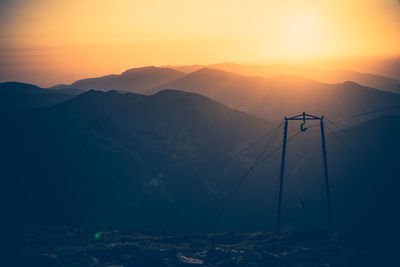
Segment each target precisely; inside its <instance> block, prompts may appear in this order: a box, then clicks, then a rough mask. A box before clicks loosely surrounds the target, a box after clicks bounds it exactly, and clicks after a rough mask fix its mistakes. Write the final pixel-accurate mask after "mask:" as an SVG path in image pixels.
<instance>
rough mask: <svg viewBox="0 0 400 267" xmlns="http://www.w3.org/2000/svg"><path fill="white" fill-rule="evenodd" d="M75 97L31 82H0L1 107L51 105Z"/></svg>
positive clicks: (24, 107)
mask: <svg viewBox="0 0 400 267" xmlns="http://www.w3.org/2000/svg"><path fill="white" fill-rule="evenodd" d="M71 97H73V95H72V94H70V93H67V92H61V91H60V92H56V91H52V90H47V89H43V88H40V87H37V86H35V85H31V84H25V83H17V82H6V83H0V109H26V108H36V107H49V106H51V105H54V104H57V103H59V102H62V101H64V100H67V99H69V98H71Z"/></svg>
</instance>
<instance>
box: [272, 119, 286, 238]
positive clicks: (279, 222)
mask: <svg viewBox="0 0 400 267" xmlns="http://www.w3.org/2000/svg"><path fill="white" fill-rule="evenodd" d="M284 127H285V128H284V130H283V146H282V160H281V176H280V178H279V195H278V214H277V216H276V230H275V231H276V233H278V234H279V232H280V227H281V207H282V193H283V192H282V191H283V176H284V174H285V158H286V141H287V131H288V121H287V119H286V117H285V126H284Z"/></svg>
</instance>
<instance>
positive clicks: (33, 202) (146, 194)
mask: <svg viewBox="0 0 400 267" xmlns="http://www.w3.org/2000/svg"><path fill="white" fill-rule="evenodd" d="M1 120H2V123H4V124H7V125H8V127H7V129H5V131H2V133H1V138H0V140H1V142H2V144H1V145H2V150H1V163H0V171H1V173H2V184H3V186H2V192H1V195H2V206H3V205H4V211H5V214H8V216H7V218H8V219H7V220H5V221H3V223H5V222H8V223H9V225H15V224H24V223H25V222H27V221H29V222H30V224H32V225H42V224H81V225H92V226H93V225H107V224H112V225H118V226H119V227H121V228H124V227H125V228H130V229H159V230H161V229H162V227H166V228H171V229H175V230H177V229H183V228H184V227H185V226H184V225H185V223H186V222H188V221H191V220H193V218H192V216H193V214H192V212H191V213H190V216H187V215H185V212H186V213H187V212H188V210H191V209H192V208H193V205H191V204H193V203H196V204H197V205H199V203H200V202H201V201H203V200H204V199H205V198H206V196H207V194H209V193H210V191H212V190H216V189H214V187H217V188H218V186H221V184H223V183H224V182H226V179H227V177H229V175H232V174H231V173H232V172H234V171H237V170H244V169H245V168H246V167H247V166H248V165H249V160H250V158H251V156H249V159H248V160H247V161H237V162H236V165H235V166H236V167H235V169H234V170H231V171H226V172H224V173H223V174H222V175H221V177H219V178H220V179H218V180H217V181H214V180H207V179H203V178H202V177H201V175H200V173H199V170H203V171H204V173H205V172H206V170H208V169H212V168H215V167H216V166H218V165H219V164H221V163H222V162H224V161H225V160H227V159H228V158H230V157H231V156H232V155H233V154H234V153H236V152H238V151H239V150H241V149H242V148H243V147H244V146H246V145H248V144H249V143H250V142H253V141H254V140H255V139H257V138H259V136H261V135H263V134H264V133H265V132H266V131H267V130H268V129H271V127H272V126H271V125H270V124H269V123H267V122H266V121H264V120H262V119H259V118H256V117H254V116H251V115H248V114H245V113H242V112H239V111H236V110H232V109H229V108H227V107H225V106H224V105H222V104H219V103H218V102H216V101H214V100H211V99H209V98H206V97H204V96H201V95H197V94H192V93H186V92H180V91H174V90H165V91H161V92H159V93H157V94H155V95H151V96H144V95H137V94H131V93H126V94H121V93H118V92H116V91H110V92H107V93H105V92H101V91H93V90H91V91H88V92H86V93H83V94H81V95H79V96H76V97H74V98H72V99H70V100H67V101H65V102H63V103H60V104H57V105H55V106H52V107H49V108H43V109H37V110H34V111H33V110H29V111H26V112H17V113H13V114H10V113H7V114H3V115H2V116H1ZM202 174H203V172H202ZM187 190H190V191H189V192H190V193H189V194H188V193H187V192H186V191H187ZM5 200H7V201H5ZM6 203H12V205H9V204H6ZM182 211H183V213H182ZM179 220H182V223H177V222H179ZM161 222H162V223H161ZM192 225H193V224H192V223H191V224H188V225H187V227H192ZM182 227H183V228H182Z"/></svg>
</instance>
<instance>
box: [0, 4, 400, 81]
mask: <svg viewBox="0 0 400 267" xmlns="http://www.w3.org/2000/svg"><path fill="white" fill-rule="evenodd" d="M0 37H1V38H0V81H11V80H14V81H22V82H30V83H35V84H38V85H41V86H50V85H54V84H58V83H71V82H73V81H74V80H77V79H80V78H86V77H92V76H97V75H105V74H111V73H121V72H123V71H124V70H126V69H128V68H132V67H138V66H146V65H187V64H212V63H220V62H237V63H247V64H255V63H257V64H264V63H265V64H268V63H299V62H306V61H313V60H314V61H315V60H330V59H338V58H374V57H392V56H399V55H400V1H399V0H335V1H328V0H302V1H301V0H280V1H276V0H273V1H272V0H249V1H243V0H202V1H198V0H197V1H194V0H168V1H166V0H164V1H162V0H143V1H138V0H109V1H104V0H87V1H84V0H69V1H61V0H57V1H54V0H0Z"/></svg>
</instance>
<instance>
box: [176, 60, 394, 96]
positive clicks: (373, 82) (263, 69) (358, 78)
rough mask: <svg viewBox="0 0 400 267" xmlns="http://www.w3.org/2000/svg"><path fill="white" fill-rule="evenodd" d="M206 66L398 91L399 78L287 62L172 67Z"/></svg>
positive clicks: (237, 72) (188, 69) (186, 68)
mask: <svg viewBox="0 0 400 267" xmlns="http://www.w3.org/2000/svg"><path fill="white" fill-rule="evenodd" d="M206 67H207V68H212V69H217V70H223V71H227V72H232V73H236V74H240V75H244V76H262V77H264V78H270V77H272V76H276V75H285V76H298V77H302V78H307V79H312V80H315V81H319V82H323V83H343V82H345V81H353V82H355V83H358V84H360V85H363V86H366V87H372V88H377V89H380V90H384V91H388V92H393V93H400V90H399V85H400V80H397V79H394V78H389V77H385V76H382V75H377V74H373V73H361V72H357V71H352V70H346V69H338V70H323V69H317V68H312V67H306V66H296V65H287V64H271V65H244V64H235V63H221V64H213V65H209V66H202V65H193V66H178V67H172V68H175V69H177V70H179V71H183V72H186V73H190V72H193V71H197V70H200V69H202V68H206Z"/></svg>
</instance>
